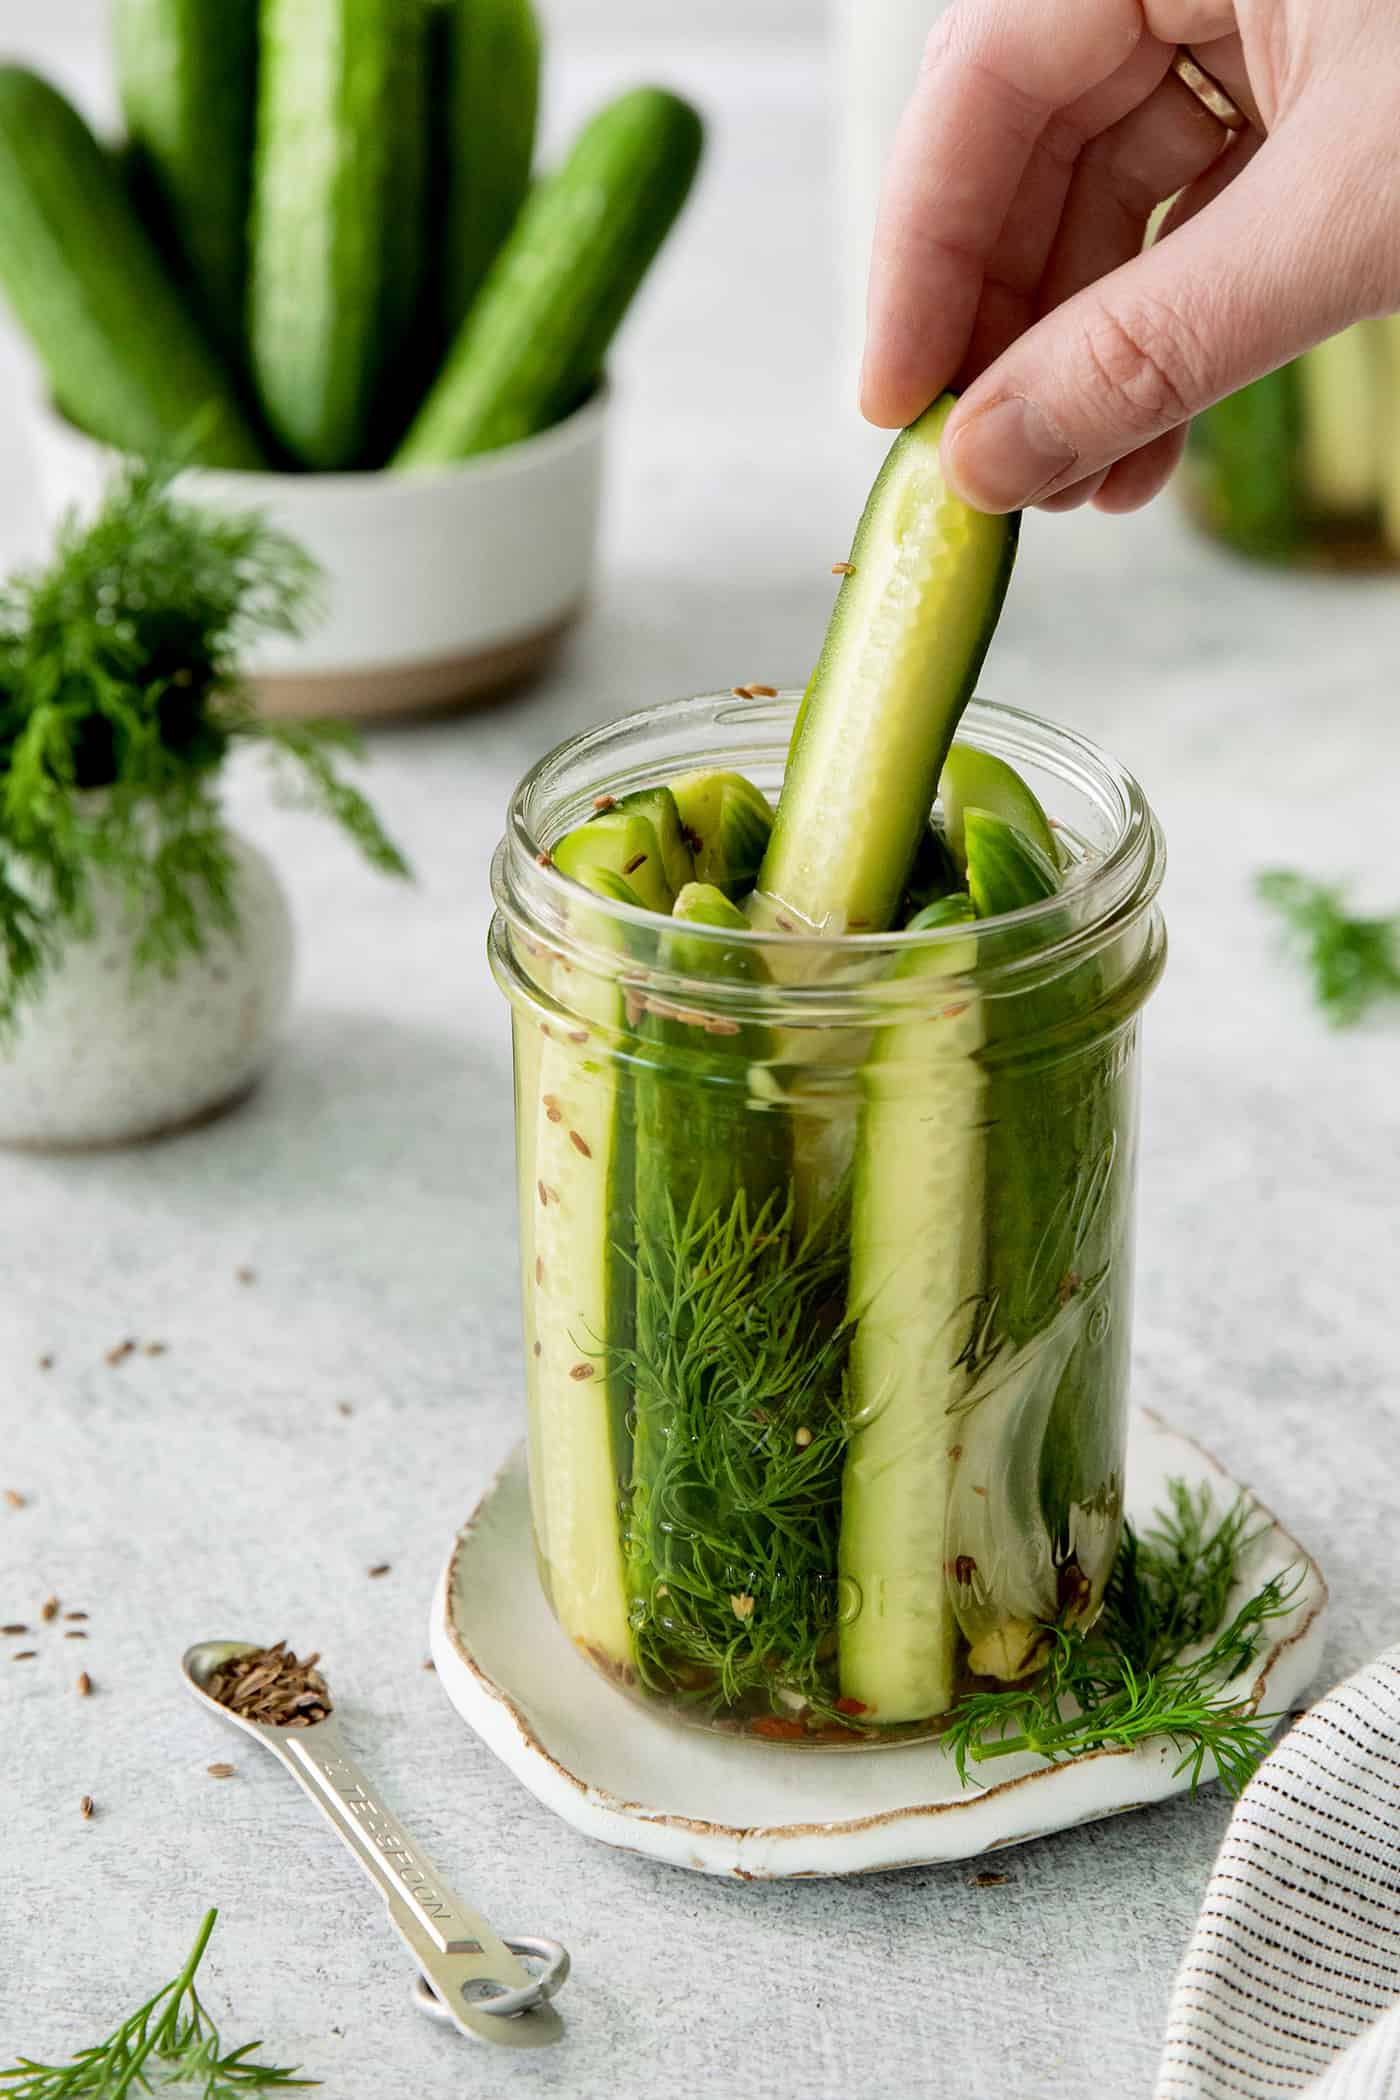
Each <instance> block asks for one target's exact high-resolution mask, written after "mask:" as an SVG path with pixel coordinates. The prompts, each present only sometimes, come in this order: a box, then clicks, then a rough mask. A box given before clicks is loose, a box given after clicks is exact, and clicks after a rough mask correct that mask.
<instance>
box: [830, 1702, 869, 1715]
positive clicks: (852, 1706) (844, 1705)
mask: <svg viewBox="0 0 1400 2100" xmlns="http://www.w3.org/2000/svg"><path fill="white" fill-rule="evenodd" d="M836 1711H837V1713H838V1714H852V1715H854V1714H868V1713H869V1711H870V1708H869V1707H868V1706H867V1705H866V1703H865V1701H864V1700H863V1699H838V1700H837V1702H836Z"/></svg>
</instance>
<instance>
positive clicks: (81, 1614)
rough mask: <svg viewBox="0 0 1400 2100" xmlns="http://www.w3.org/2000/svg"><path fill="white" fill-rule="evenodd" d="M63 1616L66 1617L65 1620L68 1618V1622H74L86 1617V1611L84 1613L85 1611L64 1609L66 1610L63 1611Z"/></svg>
mask: <svg viewBox="0 0 1400 2100" xmlns="http://www.w3.org/2000/svg"><path fill="white" fill-rule="evenodd" d="M63 1616H64V1618H65V1619H67V1620H69V1621H70V1622H72V1623H74V1624H76V1622H77V1621H78V1620H79V1619H86V1617H87V1613H86V1612H85V1611H66V1612H65V1613H64V1614H63Z"/></svg>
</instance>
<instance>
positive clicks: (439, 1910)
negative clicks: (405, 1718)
mask: <svg viewBox="0 0 1400 2100" xmlns="http://www.w3.org/2000/svg"><path fill="white" fill-rule="evenodd" d="M260 1733H264V1740H266V1739H267V1736H268V1735H270V1734H271V1731H270V1730H269V1731H266V1732H263V1731H260ZM270 1747H272V1748H273V1749H275V1750H276V1753H277V1755H278V1756H279V1757H280V1759H281V1761H282V1763H283V1764H284V1765H285V1766H286V1768H287V1770H288V1771H289V1772H290V1773H291V1774H292V1776H293V1777H294V1778H295V1779H296V1780H297V1781H298V1782H299V1783H300V1784H301V1786H303V1787H304V1788H305V1790H306V1792H307V1793H308V1794H310V1796H311V1798H312V1800H313V1801H314V1802H315V1803H316V1805H317V1807H318V1808H319V1809H320V1810H321V1812H322V1814H323V1815H324V1816H325V1817H326V1820H327V1821H328V1822H329V1823H330V1825H331V1827H332V1828H333V1829H334V1830H335V1831H336V1832H337V1833H338V1834H339V1836H340V1837H341V1838H342V1839H343V1841H344V1843H345V1844H346V1845H347V1846H348V1848H349V1850H350V1851H351V1852H352V1853H353V1854H354V1855H355V1858H356V1859H357V1860H358V1861H359V1863H360V1865H361V1867H363V1869H364V1871H365V1873H366V1874H368V1876H369V1878H370V1880H371V1881H372V1882H373V1883H374V1884H375V1886H376V1888H377V1889H378V1890H379V1892H380V1894H381V1895H382V1896H383V1897H384V1900H385V1902H386V1904H387V1905H388V1909H389V1917H390V1920H391V1922H392V1924H393V1925H394V1928H395V1930H396V1931H397V1932H398V1933H399V1934H400V1936H401V1937H402V1938H403V1939H404V1941H405V1942H406V1943H407V1945H408V1947H409V1948H410V1950H411V1951H412V1954H413V1957H414V1960H415V1961H416V1962H417V1963H418V1966H419V1968H420V1969H421V1970H422V1971H423V1974H424V1975H425V1976H426V1977H427V1978H428V1981H429V1982H430V1983H431V1984H432V1986H433V1989H434V1991H435V1992H436V1993H437V1996H438V1998H439V2000H440V2001H441V2005H442V2010H443V2014H444V2015H445V2016H446V2017H447V2018H449V2019H451V2021H452V2022H453V2024H454V2025H455V2026H457V2027H460V2028H461V2029H463V2030H464V2031H465V2032H467V2033H470V2034H474V2035H477V2036H479V2037H481V2038H483V2039H484V2040H486V2041H491V2042H497V2043H503V2044H505V2045H506V2046H507V2047H511V2046H514V2047H516V2048H519V2047H533V2046H538V2045H539V2044H540V2043H542V2042H553V2041H557V2040H558V2039H559V2037H560V2035H561V2034H562V2032H563V2027H562V2023H561V2022H560V2019H559V2016H558V2014H557V2013H556V2012H555V2011H554V2008H553V2007H552V2006H551V2005H549V2004H547V2003H546V2002H545V2001H546V1999H547V1997H548V1996H549V1995H550V1993H551V1992H552V1991H553V1990H556V1989H557V1988H558V1986H559V1984H560V1983H562V1982H563V1980H564V1976H565V1974H566V1973H567V1967H568V1956H567V1955H566V1954H565V1953H564V1950H563V1949H562V1948H558V1949H557V1950H556V1949H554V1948H553V1947H552V1945H550V1947H549V1950H548V1955H547V1958H549V1959H551V1966H550V1969H549V1972H548V1973H547V1974H546V1975H545V1976H543V1977H535V1976H532V1975H531V1973H530V1971H529V1970H528V1969H527V1968H526V1967H525V1964H524V1963H523V1962H522V1961H521V1960H520V1958H519V1956H518V1955H516V1954H514V1953H513V1952H512V1951H511V1949H510V1947H509V1946H507V1944H506V1942H505V1941H504V1940H503V1939H502V1938H501V1937H500V1935H499V1934H498V1933H496V1932H495V1931H493V1930H492V1928H491V1926H490V1925H489V1924H488V1923H487V1921H486V1919H485V1918H483V1917H482V1916H481V1915H480V1913H479V1912H477V1911H474V1910H472V1909H470V1908H469V1907H468V1906H467V1905H466V1904H465V1903H463V1902H462V1900H461V1898H460V1897H459V1896H457V1895H454V1894H453V1892H452V1890H451V1889H450V1888H449V1887H448V1885H447V1883H446V1881H445V1880H444V1879H443V1877H442V1875H441V1874H440V1873H439V1872H438V1870H437V1868H436V1867H435V1866H434V1865H433V1863H432V1861H431V1860H430V1859H429V1858H428V1856H427V1854H426V1853H425V1852H424V1851H423V1849H422V1847H421V1846H420V1845H419V1844H418V1843H417V1842H416V1840H415V1839H413V1838H412V1837H410V1836H409V1834H408V1832H407V1831H406V1830H405V1829H404V1827H403V1825H402V1823H400V1822H399V1820H398V1818H397V1817H396V1816H395V1815H393V1814H392V1813H391V1812H390V1810H389V1809H387V1808H386V1807H385V1806H384V1803H383V1801H382V1800H381V1799H380V1797H379V1794H378V1792H377V1791H376V1789H375V1788H374V1787H372V1786H371V1784H370V1782H369V1780H368V1779H367V1778H366V1776H365V1774H364V1773H363V1772H362V1771H361V1770H360V1768H359V1766H358V1765H357V1764H356V1763H355V1761H354V1759H353V1758H352V1757H351V1756H350V1754H349V1752H348V1751H347V1750H346V1748H345V1745H344V1742H343V1741H342V1739H341V1737H340V1735H339V1732H338V1731H337V1729H336V1728H335V1725H334V1723H333V1722H331V1721H322V1722H320V1723H319V1724H318V1726H317V1727H315V1728H308V1729H304V1730H301V1731H298V1732H296V1733H293V1732H291V1731H288V1730H281V1731H279V1732H278V1739H277V1740H276V1741H275V1742H273V1743H272V1744H271V1745H270ZM483 1984H487V1985H491V1986H494V1990H493V1991H492V1992H491V1993H489V1994H485V1993H483V1994H482V1995H481V1996H479V1997H477V1998H476V1999H475V2000H474V1999H473V1998H472V1997H471V1996H470V1995H468V1994H469V1992H470V1990H471V1987H472V1986H480V1985H483ZM488 2008H489V2009H488Z"/></svg>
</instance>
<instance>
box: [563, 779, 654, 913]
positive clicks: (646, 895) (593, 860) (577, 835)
mask: <svg viewBox="0 0 1400 2100" xmlns="http://www.w3.org/2000/svg"><path fill="white" fill-rule="evenodd" d="M553 860H554V865H555V867H556V868H558V870H559V872H560V874H561V875H567V876H569V877H570V879H571V880H572V881H574V882H581V883H582V884H583V885H584V887H585V888H586V889H591V890H595V891H598V892H599V893H600V894H602V895H611V897H612V900H613V902H614V903H617V902H623V903H627V902H631V901H633V900H632V899H630V898H623V899H619V898H618V896H617V892H616V890H615V889H614V888H612V887H611V884H612V883H614V882H616V881H617V880H618V879H620V880H622V881H623V882H625V883H626V884H627V886H628V888H629V889H630V890H631V891H632V892H633V893H634V897H635V901H636V902H637V903H638V904H640V905H641V906H642V907H643V908H644V909H645V910H647V911H659V912H666V913H669V912H670V909H671V905H672V903H673V901H674V896H675V893H674V891H673V889H672V887H671V884H670V883H669V882H668V880H667V878H666V868H665V857H664V855H663V853H662V850H661V843H660V840H659V839H658V838H657V836H656V827H655V825H654V824H653V823H652V822H651V820H650V818H649V817H647V816H644V815H643V814H642V812H641V811H639V810H625V809H623V808H622V807H621V806H620V805H619V806H618V807H617V808H615V809H610V810H607V811H605V812H604V813H603V814H602V815H600V816H596V817H593V818H591V819H590V820H589V822H588V823H587V824H580V825H578V826H577V828H576V829H575V830H573V831H570V832H568V833H567V834H566V835H565V837H563V838H562V839H560V841H559V843H558V845H557V846H556V847H555V848H554V852H553ZM600 875H601V876H604V877H606V878H609V880H608V881H607V882H604V883H602V884H600V883H599V882H598V880H597V879H596V878H597V877H598V876H600Z"/></svg>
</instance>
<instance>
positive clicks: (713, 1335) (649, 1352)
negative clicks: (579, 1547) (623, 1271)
mask: <svg viewBox="0 0 1400 2100" xmlns="http://www.w3.org/2000/svg"><path fill="white" fill-rule="evenodd" d="M842 1223H843V1220H842V1218H841V1215H840V1213H839V1210H838V1211H837V1212H833V1213H832V1214H831V1215H830V1216H829V1217H827V1218H825V1219H823V1220H821V1221H820V1222H818V1223H817V1224H815V1225H814V1226H812V1227H811V1228H810V1229H808V1230H806V1231H800V1230H799V1229H798V1227H797V1225H796V1223H795V1220H794V1216H793V1207H792V1202H791V1199H789V1200H788V1202H787V1204H786V1205H784V1204H783V1203H782V1202H781V1201H780V1199H779V1198H778V1197H776V1196H775V1197H773V1198H771V1199H770V1200H769V1201H768V1202H767V1203H765V1204H764V1205H762V1206H761V1207H760V1208H759V1209H758V1210H757V1211H754V1210H752V1209H751V1207H750V1202H749V1199H748V1197H747V1195H746V1194H745V1193H744V1192H743V1191H742V1190H741V1191H740V1192H739V1194H738V1195H737V1196H736V1197H735V1198H734V1200H733V1202H732V1204H731V1205H730V1206H728V1207H727V1208H722V1209H720V1210H718V1211H716V1212H715V1213H714V1214H713V1215H712V1216H709V1217H700V1216H697V1215H696V1214H695V1211H694V1210H693V1209H692V1211H691V1213H690V1214H689V1215H688V1216H685V1217H680V1216H678V1215H677V1214H676V1213H675V1210H674V1207H673V1208H672V1209H671V1211H670V1215H669V1222H668V1226H667V1229H666V1230H665V1231H661V1232H654V1233H650V1234H649V1233H647V1232H645V1231H643V1232H642V1234H641V1236H640V1239H639V1244H638V1246H637V1249H636V1253H635V1257H634V1259H635V1263H636V1269H637V1275H638V1282H639V1297H644V1298H645V1300H646V1303H647V1306H648V1320H647V1333H646V1335H645V1337H642V1336H639V1337H638V1340H637V1344H636V1346H635V1347H634V1348H633V1349H631V1350H627V1351H622V1352H619V1356H620V1360H621V1362H622V1366H623V1368H624V1371H625V1375H626V1377H627V1379H628V1382H629V1384H630V1386H631V1390H632V1396H633V1407H634V1409H635V1422H636V1429H635V1438H636V1441H635V1458H634V1471H633V1481H632V1491H631V1497H630V1502H629V1506H628V1513H627V1518H626V1530H627V1554H628V1570H629V1582H630V1587H631V1593H632V1619H633V1630H634V1647H635V1653H636V1659H637V1667H638V1671H639V1673H640V1675H641V1677H642V1679H643V1681H644V1682H645V1683H647V1684H649V1685H651V1686H652V1687H653V1688H654V1689H656V1690H660V1691H664V1692H666V1693H669V1694H670V1695H671V1696H672V1697H677V1698H681V1699H683V1700H686V1699H688V1700H694V1701H713V1702H715V1703H716V1704H722V1705H725V1706H734V1705H737V1704H738V1703H739V1702H740V1701H742V1700H744V1699H745V1698H747V1697H749V1696H750V1695H751V1694H754V1693H761V1694H762V1695H763V1699H764V1702H765V1703H766V1704H769V1705H771V1706H773V1707H776V1708H779V1709H780V1710H781V1709H782V1708H783V1707H784V1706H787V1707H788V1709H789V1710H791V1708H792V1706H793V1705H796V1706H798V1707H801V1706H804V1705H805V1706H808V1707H810V1708H811V1709H812V1710H813V1711H814V1712H816V1713H825V1712H829V1711H830V1710H831V1706H832V1693H831V1691H830V1689H829V1688H828V1685H827V1679H828V1677H829V1674H830V1672H829V1670H828V1669H824V1668H823V1664H824V1662H825V1661H826V1660H827V1659H828V1658H829V1657H830V1655H831V1653H832V1651H833V1648H834V1642H835V1631H836V1622H837V1609H838V1597H837V1581H836V1546H837V1534H838V1530H839V1526H840V1492H841V1469H842V1465H843V1462H844V1459H845V1452H846V1445H847V1443H848V1441H849V1438H850V1429H849V1425H848V1422H847V1410H846V1390H845V1366H846V1358H847V1355H848V1353H849V1348H850V1339H851V1329H850V1328H849V1326H847V1325H846V1324H845V1319H844V1299H845V1287H846V1266H847V1255H846V1249H845V1241H844V1234H843V1230H842Z"/></svg>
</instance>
